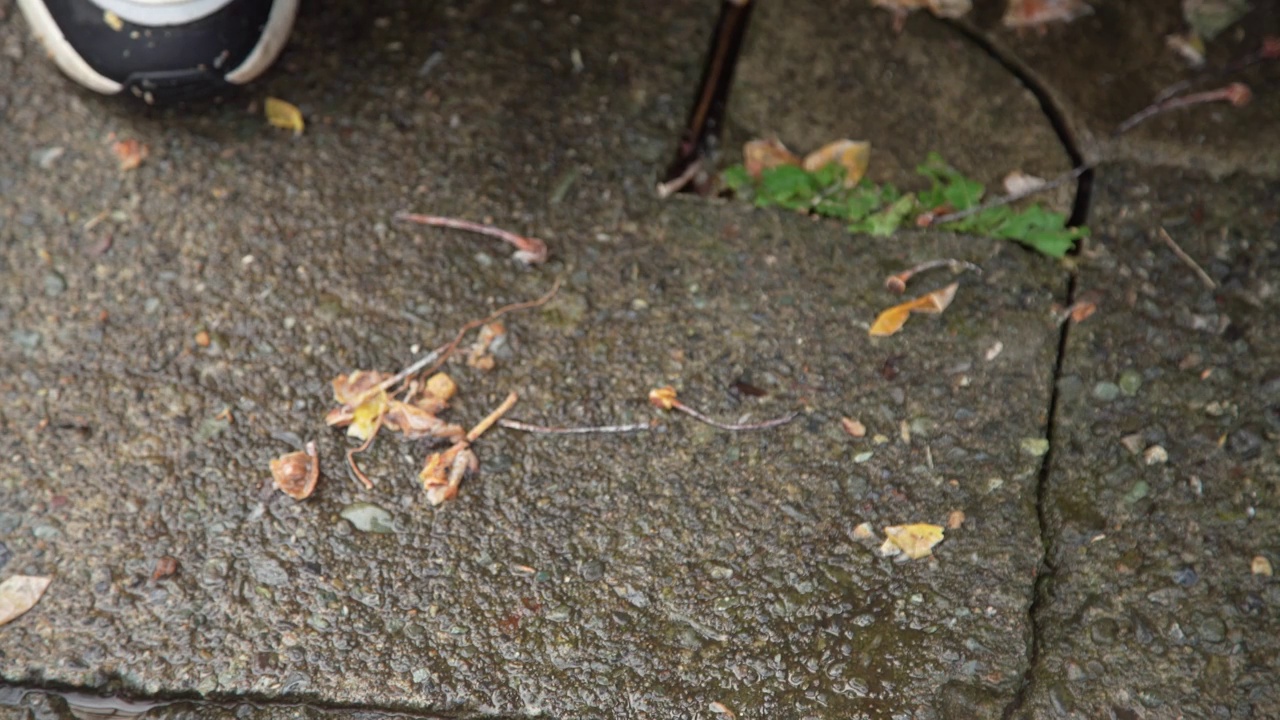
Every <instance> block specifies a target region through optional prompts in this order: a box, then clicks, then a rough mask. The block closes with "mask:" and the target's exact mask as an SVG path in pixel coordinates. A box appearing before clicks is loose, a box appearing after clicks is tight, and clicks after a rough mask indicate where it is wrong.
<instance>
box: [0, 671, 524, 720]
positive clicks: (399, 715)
mask: <svg viewBox="0 0 1280 720" xmlns="http://www.w3.org/2000/svg"><path fill="white" fill-rule="evenodd" d="M28 695H45V696H48V697H56V698H60V699H61V700H62V701H63V702H65V703H66V705H67V709H68V711H69V712H70V713H71V714H72V715H74V716H76V717H114V718H118V719H127V718H134V717H138V716H141V715H143V714H145V713H148V712H150V711H151V710H154V709H163V708H171V707H174V706H179V705H187V706H191V707H194V708H203V709H212V710H220V711H223V712H231V713H233V714H236V715H237V716H239V713H238V711H239V710H240V709H241V708H250V709H251V710H273V709H303V710H308V711H313V712H315V713H318V714H320V715H341V716H343V717H344V718H351V717H353V716H354V717H355V718H357V720H459V719H461V718H471V717H479V716H481V715H483V717H484V718H486V720H515V719H516V718H524V717H527V716H526V715H487V714H483V713H479V712H476V711H475V710H467V711H461V712H445V713H432V712H427V711H419V710H411V709H403V708H394V707H381V706H377V705H363V704H359V703H332V702H316V701H305V700H292V701H291V700H281V699H278V698H262V697H258V698H254V697H249V696H228V697H225V698H222V699H211V698H206V697H202V696H200V695H198V694H177V695H171V696H167V697H165V696H151V697H147V696H142V695H138V696H123V695H111V694H103V693H102V692H101V691H95V690H92V689H85V688H78V687H74V686H65V687H61V688H52V687H39V686H28V685H24V684H10V683H6V682H5V681H4V680H0V708H6V707H18V708H21V707H26V706H25V705H23V704H22V703H23V700H24V699H25V698H26V697H27V696H28Z"/></svg>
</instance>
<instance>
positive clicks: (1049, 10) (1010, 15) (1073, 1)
mask: <svg viewBox="0 0 1280 720" xmlns="http://www.w3.org/2000/svg"><path fill="white" fill-rule="evenodd" d="M1092 13H1093V8H1092V7H1091V6H1090V5H1089V3H1087V2H1084V0H1009V6H1008V9H1006V10H1005V13H1004V18H1003V22H1004V26H1005V27H1010V28H1043V27H1044V26H1045V25H1047V24H1049V23H1051V22H1063V23H1067V22H1071V21H1072V20H1075V19H1076V18H1079V17H1083V16H1085V15H1090V14H1092Z"/></svg>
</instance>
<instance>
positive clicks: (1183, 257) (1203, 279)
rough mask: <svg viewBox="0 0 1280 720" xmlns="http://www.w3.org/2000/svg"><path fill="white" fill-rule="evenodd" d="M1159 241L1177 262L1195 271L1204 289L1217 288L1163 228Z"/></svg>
mask: <svg viewBox="0 0 1280 720" xmlns="http://www.w3.org/2000/svg"><path fill="white" fill-rule="evenodd" d="M1160 239H1161V240H1164V243H1165V244H1166V245H1168V246H1169V249H1170V250H1172V251H1173V254H1174V255H1177V256H1178V259H1179V260H1181V261H1182V262H1184V263H1186V265H1187V267H1190V268H1191V269H1192V270H1194V271H1195V273H1196V275H1199V276H1200V282H1202V283H1204V286H1205V287H1207V288H1209V289H1210V290H1216V289H1217V288H1218V283H1216V282H1214V281H1213V278H1211V277H1209V273H1207V272H1205V271H1204V268H1202V267H1200V263H1197V262H1196V261H1195V260H1193V259H1192V258H1191V256H1190V255H1188V254H1187V253H1186V252H1184V251H1183V249H1182V248H1181V247H1179V246H1178V243H1176V242H1174V241H1173V238H1171V237H1169V233H1168V232H1166V231H1165V229H1164V228H1163V227H1162V228H1160Z"/></svg>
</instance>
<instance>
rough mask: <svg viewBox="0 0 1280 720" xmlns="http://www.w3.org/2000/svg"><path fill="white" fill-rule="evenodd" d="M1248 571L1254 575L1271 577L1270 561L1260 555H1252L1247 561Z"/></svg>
mask: <svg viewBox="0 0 1280 720" xmlns="http://www.w3.org/2000/svg"><path fill="white" fill-rule="evenodd" d="M1249 571H1250V572H1252V573H1253V574H1254V575H1262V576H1263V577H1271V561H1270V560H1268V559H1267V558H1266V557H1264V556H1262V555H1254V556H1253V560H1252V561H1251V562H1250V563H1249Z"/></svg>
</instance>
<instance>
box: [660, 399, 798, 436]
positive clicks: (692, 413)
mask: <svg viewBox="0 0 1280 720" xmlns="http://www.w3.org/2000/svg"><path fill="white" fill-rule="evenodd" d="M671 407H672V409H674V410H679V411H680V412H682V413H684V414H685V415H688V416H689V417H691V418H696V419H698V420H700V421H702V422H704V423H706V424H708V425H710V426H711V427H717V428H720V429H721V430H730V431H734V432H738V431H741V430H767V429H769V428H773V427H778V426H780V425H786V424H787V423H789V422H791V421H792V420H795V419H796V416H797V415H799V414H800V413H798V412H792V413H787V414H786V415H783V416H782V417H776V418H773V419H772V420H764V421H761V422H756V423H724V422H720V421H719V420H716V419H715V418H713V417H709V416H707V415H703V414H702V413H700V412H698V411H697V410H694V409H693V408H691V407H689V406H688V405H685V404H684V403H682V402H680V401H679V400H676V401H674V402H672V403H671Z"/></svg>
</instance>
